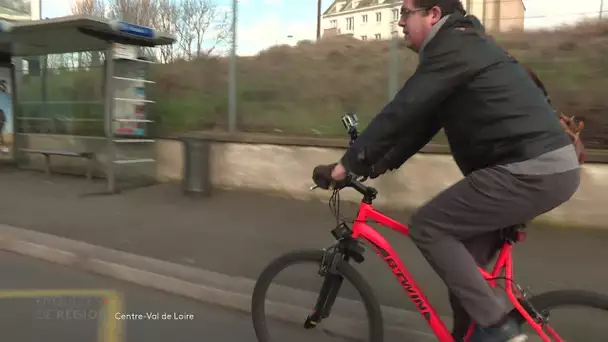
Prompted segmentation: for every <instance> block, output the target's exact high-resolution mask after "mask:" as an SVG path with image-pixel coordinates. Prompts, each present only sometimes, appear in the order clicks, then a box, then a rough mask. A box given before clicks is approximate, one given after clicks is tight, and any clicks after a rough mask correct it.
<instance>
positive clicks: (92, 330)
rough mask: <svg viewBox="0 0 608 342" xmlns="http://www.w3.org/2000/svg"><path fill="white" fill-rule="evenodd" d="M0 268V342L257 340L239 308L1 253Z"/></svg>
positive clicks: (288, 334)
mask: <svg viewBox="0 0 608 342" xmlns="http://www.w3.org/2000/svg"><path fill="white" fill-rule="evenodd" d="M0 272H1V273H2V274H3V276H2V277H0V296H1V297H2V298H1V300H2V304H1V305H0V331H1V332H2V338H1V339H2V341H7V342H8V341H13V342H17V341H19V342H48V341H61V342H83V341H86V342H123V341H125V342H126V341H129V342H144V341H145V342H161V341H162V342H167V341H171V342H189V341H192V342H194V341H197V342H201V341H210V342H250V341H251V342H255V341H257V340H256V338H255V335H254V332H253V328H252V324H251V319H250V316H249V314H246V313H241V312H236V311H230V310H226V309H223V308H218V307H215V306H208V305H204V304H203V303H200V302H197V301H193V300H189V299H187V298H184V297H180V296H174V295H170V294H167V293H164V292H160V291H154V290H151V289H147V288H144V287H140V286H137V285H133V284H130V283H124V282H120V281H116V280H113V279H109V278H104V277H100V276H97V275H93V274H89V273H86V272H81V271H78V270H73V269H70V268H67V267H64V266H60V265H56V264H51V263H47V262H44V261H40V260H37V259H31V258H27V257H22V256H18V255H14V254H11V253H5V252H2V253H0ZM96 292H98V293H96ZM112 293H116V294H118V299H116V298H113V297H112ZM149 315H157V316H149ZM168 317H171V319H168ZM273 326H274V327H277V326H279V325H278V323H277V325H273ZM112 327H114V328H115V330H114V333H110V334H106V335H103V333H104V332H106V331H107V330H108V329H111V328H112ZM280 329H281V333H282V334H283V336H284V337H285V338H286V339H285V341H294V342H300V341H301V342H307V341H310V336H311V335H310V334H308V333H305V332H302V331H301V329H296V327H293V326H291V325H287V324H285V325H281V327H280ZM316 336H318V335H316ZM315 341H326V342H334V341H342V339H339V338H336V337H325V336H324V337H323V338H321V339H319V338H315Z"/></svg>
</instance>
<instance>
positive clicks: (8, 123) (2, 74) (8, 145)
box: [0, 66, 14, 159]
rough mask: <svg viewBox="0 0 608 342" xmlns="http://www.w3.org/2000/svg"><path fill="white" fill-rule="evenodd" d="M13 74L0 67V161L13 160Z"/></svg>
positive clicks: (6, 68) (9, 70)
mask: <svg viewBox="0 0 608 342" xmlns="http://www.w3.org/2000/svg"><path fill="white" fill-rule="evenodd" d="M12 88H13V73H12V69H11V68H9V67H5V66H0V159H12V158H13V126H14V120H13V89H12Z"/></svg>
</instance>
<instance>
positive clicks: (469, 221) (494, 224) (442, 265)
mask: <svg viewBox="0 0 608 342" xmlns="http://www.w3.org/2000/svg"><path fill="white" fill-rule="evenodd" d="M579 182H580V170H579V169H576V170H571V171H566V172H563V173H558V174H549V175H533V176H532V175H514V174H512V173H510V172H509V171H507V170H506V169H505V168H502V167H493V168H488V169H483V170H479V171H476V172H473V173H472V174H470V175H468V176H467V177H465V178H464V179H462V180H460V181H459V182H457V183H456V184H454V185H452V186H451V187H449V188H448V189H446V190H444V191H442V192H441V193H439V194H438V195H437V196H436V197H435V198H433V199H432V200H430V201H429V202H428V203H426V204H425V205H424V206H422V207H421V208H420V209H419V210H418V211H417V212H416V213H415V214H414V215H413V216H412V218H411V222H410V232H411V238H412V240H413V241H414V243H415V244H416V246H417V247H418V248H419V249H420V251H421V252H422V254H423V255H424V257H425V258H426V259H427V260H428V262H429V263H430V265H431V266H432V267H433V269H434V270H435V271H436V272H437V274H438V275H439V276H440V277H441V278H442V279H443V281H444V282H445V284H446V285H447V287H448V291H449V294H450V302H451V304H452V309H453V311H454V321H455V326H454V330H459V329H464V330H465V332H466V328H467V327H466V326H467V325H468V324H469V322H470V320H471V319H472V320H473V321H475V322H476V323H477V324H479V325H482V326H489V325H492V324H494V323H496V322H498V321H500V320H501V319H502V318H503V317H504V315H505V314H506V313H507V312H508V307H507V306H506V305H505V304H506V303H505V302H504V301H503V300H502V299H501V298H499V297H498V296H497V295H496V293H495V292H494V290H493V289H492V288H491V287H490V286H489V285H488V283H487V282H486V280H484V278H483V277H482V276H481V274H480V273H479V270H478V268H477V266H478V265H480V266H484V267H485V266H487V263H488V262H489V261H491V259H492V258H493V257H494V256H495V254H496V252H497V251H498V249H499V248H500V246H501V236H500V231H501V230H502V229H504V228H506V227H509V226H513V225H517V224H521V223H525V222H528V221H530V220H532V219H533V218H535V217H536V216H539V215H541V214H543V213H545V212H547V211H550V210H551V209H553V208H555V207H557V206H559V205H560V204H562V203H564V202H566V201H567V200H569V199H570V198H571V197H572V195H573V194H574V193H575V192H576V189H577V188H578V186H579ZM463 326H464V328H463Z"/></svg>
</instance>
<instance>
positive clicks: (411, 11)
mask: <svg viewBox="0 0 608 342" xmlns="http://www.w3.org/2000/svg"><path fill="white" fill-rule="evenodd" d="M425 10H426V9H425V8H415V9H409V8H405V7H401V12H400V14H401V18H403V19H407V18H408V17H409V16H410V15H412V14H414V13H416V12H420V11H425Z"/></svg>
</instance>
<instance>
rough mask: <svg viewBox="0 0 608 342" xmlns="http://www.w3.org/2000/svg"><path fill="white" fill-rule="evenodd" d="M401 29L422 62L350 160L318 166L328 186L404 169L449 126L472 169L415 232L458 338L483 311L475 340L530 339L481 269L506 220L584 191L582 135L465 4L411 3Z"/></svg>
mask: <svg viewBox="0 0 608 342" xmlns="http://www.w3.org/2000/svg"><path fill="white" fill-rule="evenodd" d="M399 26H400V27H402V28H403V33H404V34H405V40H406V42H407V44H408V46H409V47H410V49H412V50H413V51H415V52H417V53H418V54H419V57H420V61H419V65H418V68H417V69H416V71H415V73H414V74H413V75H412V77H410V78H409V79H408V80H407V81H406V82H405V84H404V85H403V87H402V88H401V90H400V91H399V92H398V93H397V94H396V95H395V97H394V99H393V100H392V101H391V102H390V103H388V104H387V105H386V106H385V107H384V108H383V109H382V111H381V112H380V113H379V114H378V115H377V116H376V117H375V118H374V119H373V120H372V121H371V123H370V124H369V126H368V127H367V128H366V129H365V130H364V131H363V132H362V134H361V135H360V136H359V137H358V139H357V140H356V141H355V142H354V143H353V145H352V146H350V148H349V149H348V150H347V151H346V153H345V154H344V156H343V157H342V158H341V160H340V162H339V163H335V164H331V165H320V166H317V168H315V174H317V175H318V174H325V175H326V177H325V180H327V182H325V181H323V182H321V183H325V184H318V185H319V186H321V187H324V188H329V187H339V186H340V180H343V179H344V178H345V177H346V175H347V173H351V174H353V175H355V176H370V177H371V178H375V177H378V176H379V175H381V174H383V173H385V172H386V171H388V170H392V169H396V168H398V167H400V166H401V165H402V164H403V163H404V162H405V161H406V160H408V159H409V158H410V157H411V156H412V155H414V154H415V153H417V152H418V150H420V149H421V148H422V147H424V145H426V144H427V143H428V142H429V141H430V140H431V138H432V137H433V136H435V134H437V133H438V132H439V130H440V129H441V128H443V129H444V131H445V133H446V135H447V137H448V141H449V144H450V148H451V151H452V155H453V157H454V160H455V162H456V164H457V165H458V167H459V168H460V170H461V171H462V173H463V174H464V176H465V177H464V179H462V180H460V181H459V182H457V183H456V184H454V185H452V186H451V187H449V188H447V189H446V190H444V191H442V192H441V193H440V194H438V195H437V196H436V197H435V198H433V199H431V200H430V201H429V202H427V203H426V204H425V205H424V206H422V207H421V208H420V209H419V210H418V211H417V212H416V213H415V214H414V215H413V216H412V218H411V222H410V232H411V237H412V239H413V241H414V242H415V244H416V245H417V247H418V248H419V249H420V251H421V252H422V254H423V255H424V257H425V258H426V259H427V260H428V261H429V263H430V265H431V266H432V267H433V268H434V270H435V271H436V272H437V273H438V275H439V276H440V277H441V278H442V279H443V281H444V282H445V284H446V285H447V287H448V289H449V295H450V302H451V304H452V309H453V312H454V328H453V335H454V337H455V339H456V340H461V339H462V338H463V337H464V335H465V334H466V332H467V331H466V329H467V327H468V325H469V323H470V320H471V319H472V320H473V321H474V322H475V324H476V325H475V326H476V328H475V332H474V334H473V338H472V341H497V342H506V341H509V342H518V341H524V340H526V337H525V336H524V335H523V334H522V333H521V332H520V330H519V328H518V327H517V325H516V324H514V322H511V321H509V319H508V318H507V316H506V313H507V312H508V311H509V308H508V307H506V302H505V301H502V300H501V299H500V298H498V297H497V296H496V295H495V293H494V291H493V290H492V289H491V287H490V286H489V285H488V283H487V282H486V281H485V280H484V278H483V277H482V276H481V274H480V273H479V271H478V269H477V265H478V264H479V265H482V266H485V265H486V264H487V263H489V262H490V261H491V259H492V258H493V257H494V256H495V254H496V252H497V251H498V249H499V247H500V242H501V240H500V238H501V236H500V231H501V230H502V229H503V228H506V227H508V226H512V225H517V224H521V223H524V222H527V221H530V220H532V219H533V218H535V217H536V216H538V215H541V214H543V213H545V212H547V211H550V210H552V209H553V208H555V207H557V206H559V205H560V204H562V203H564V202H566V201H567V200H569V199H570V198H571V196H572V195H573V194H574V193H575V192H576V190H577V188H578V186H579V182H580V173H579V172H580V165H579V160H578V159H577V154H576V152H575V148H574V146H573V144H572V140H570V137H569V136H568V135H567V134H566V132H565V131H564V129H563V128H562V126H561V124H560V122H559V120H558V119H557V117H556V115H555V113H554V112H553V109H552V107H551V106H550V104H549V103H548V102H547V99H546V98H545V96H544V94H543V93H542V91H541V90H540V89H539V88H538V87H537V85H536V84H535V83H534V81H533V80H532V79H531V78H530V76H529V74H528V73H527V72H526V69H525V68H524V67H523V66H521V65H520V64H519V63H518V62H517V61H516V60H515V59H513V58H512V57H511V56H509V55H508V54H506V53H505V51H504V50H503V49H502V48H501V47H499V46H498V45H497V44H496V43H495V42H494V41H493V40H492V39H489V38H488V37H486V36H485V34H484V32H483V27H482V26H481V24H480V23H479V21H478V20H477V19H476V18H475V17H473V16H469V15H466V12H465V11H464V9H463V7H462V4H461V3H460V1H458V0H404V2H403V6H402V9H401V18H400V20H399ZM427 181H428V180H427ZM317 183H319V181H318V180H317Z"/></svg>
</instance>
